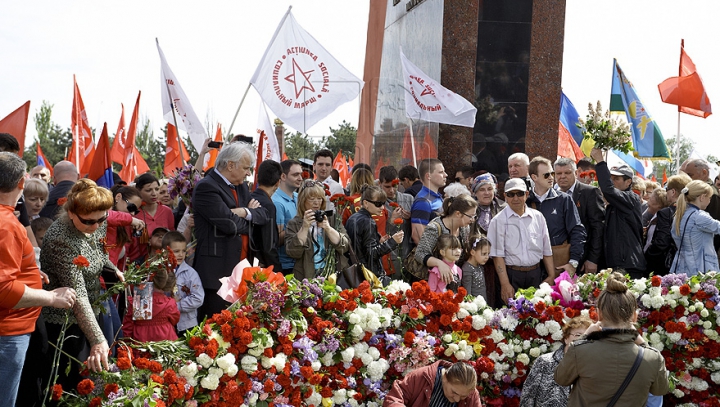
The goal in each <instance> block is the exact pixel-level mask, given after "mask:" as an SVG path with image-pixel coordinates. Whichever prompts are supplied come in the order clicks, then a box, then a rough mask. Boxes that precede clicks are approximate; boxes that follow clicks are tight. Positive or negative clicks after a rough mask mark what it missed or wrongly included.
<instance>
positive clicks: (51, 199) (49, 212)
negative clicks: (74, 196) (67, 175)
mask: <svg viewBox="0 0 720 407" xmlns="http://www.w3.org/2000/svg"><path fill="white" fill-rule="evenodd" d="M73 185H75V182H74V181H62V182H59V183H58V184H57V185H55V187H54V188H53V189H52V190H51V191H50V194H49V195H48V199H47V203H46V204H45V207H44V208H42V210H41V211H40V216H42V217H45V218H50V219H55V216H57V214H58V203H57V202H58V199H60V198H66V197H67V194H68V192H70V190H71V189H72V187H73Z"/></svg>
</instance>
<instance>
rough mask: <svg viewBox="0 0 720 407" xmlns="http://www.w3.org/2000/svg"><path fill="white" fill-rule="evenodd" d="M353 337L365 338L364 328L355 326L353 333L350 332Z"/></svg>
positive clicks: (358, 325)
mask: <svg viewBox="0 0 720 407" xmlns="http://www.w3.org/2000/svg"><path fill="white" fill-rule="evenodd" d="M350 333H351V334H352V336H354V337H356V338H361V337H363V336H365V331H364V330H363V327H362V326H360V324H357V325H354V326H353V329H352V331H350Z"/></svg>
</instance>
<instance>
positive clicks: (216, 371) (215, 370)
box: [208, 367, 225, 377]
mask: <svg viewBox="0 0 720 407" xmlns="http://www.w3.org/2000/svg"><path fill="white" fill-rule="evenodd" d="M223 373H225V372H224V371H223V370H222V369H220V368H219V367H211V368H210V369H208V374H209V375H212V376H217V377H222V375H223Z"/></svg>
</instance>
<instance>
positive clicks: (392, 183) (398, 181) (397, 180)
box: [390, 178, 400, 186]
mask: <svg viewBox="0 0 720 407" xmlns="http://www.w3.org/2000/svg"><path fill="white" fill-rule="evenodd" d="M390 184H391V185H392V186H397V185H400V180H399V179H397V178H395V179H394V180H392V182H391V183H390Z"/></svg>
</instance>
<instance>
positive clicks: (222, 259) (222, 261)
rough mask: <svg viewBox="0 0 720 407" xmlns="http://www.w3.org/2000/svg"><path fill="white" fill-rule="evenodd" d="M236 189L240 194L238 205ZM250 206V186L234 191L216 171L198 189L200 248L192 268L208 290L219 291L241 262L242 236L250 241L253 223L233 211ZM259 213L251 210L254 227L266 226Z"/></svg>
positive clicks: (196, 208)
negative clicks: (221, 280) (223, 281)
mask: <svg viewBox="0 0 720 407" xmlns="http://www.w3.org/2000/svg"><path fill="white" fill-rule="evenodd" d="M233 189H234V190H235V191H237V195H238V201H239V205H238V204H237V203H236V202H235V197H234V196H233V193H232V190H233ZM249 202H250V190H249V189H248V187H247V184H245V183H242V184H240V185H238V186H236V187H231V186H229V185H228V184H226V183H225V181H224V180H223V179H222V178H221V177H220V176H219V175H218V174H217V173H216V172H215V171H210V172H209V174H208V175H206V176H205V178H203V179H202V180H200V182H198V183H197V185H196V186H195V190H194V191H193V198H192V204H193V205H192V207H193V216H194V217H195V237H196V238H197V248H196V249H195V262H194V265H193V267H194V268H195V270H196V271H197V273H198V275H199V276H200V280H201V281H202V284H203V288H205V289H206V290H207V289H213V290H217V289H218V288H220V281H219V279H220V278H222V277H229V276H230V274H232V271H233V269H234V268H235V266H236V265H237V264H238V262H240V260H242V259H241V258H240V257H241V252H242V247H243V237H242V235H245V238H246V239H248V230H249V223H250V222H248V221H247V220H246V219H244V218H241V217H239V216H237V215H235V214H234V213H232V212H231V211H230V210H231V209H234V208H243V207H246V206H247V204H248V203H249ZM258 209H259V208H256V209H248V210H249V211H250V213H251V214H252V223H253V224H255V225H264V224H265V223H267V217H266V216H265V213H264V212H262V211H259V210H258ZM213 311H214V312H220V310H217V311H215V310H213Z"/></svg>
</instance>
